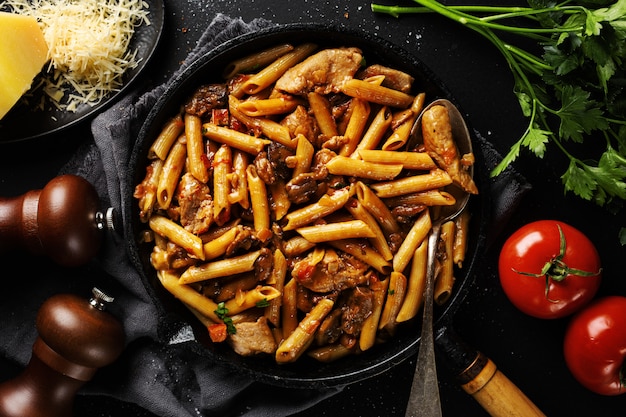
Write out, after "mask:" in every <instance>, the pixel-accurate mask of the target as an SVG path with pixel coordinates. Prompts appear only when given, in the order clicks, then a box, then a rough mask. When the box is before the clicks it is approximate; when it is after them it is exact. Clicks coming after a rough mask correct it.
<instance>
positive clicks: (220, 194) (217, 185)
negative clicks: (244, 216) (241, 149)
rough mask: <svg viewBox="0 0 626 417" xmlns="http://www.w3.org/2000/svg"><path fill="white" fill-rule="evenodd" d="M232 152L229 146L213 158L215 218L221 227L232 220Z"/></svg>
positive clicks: (224, 146) (222, 148)
mask: <svg viewBox="0 0 626 417" xmlns="http://www.w3.org/2000/svg"><path fill="white" fill-rule="evenodd" d="M232 164H233V161H232V152H231V149H230V147H229V146H228V145H222V146H220V147H219V149H218V150H217V152H215V156H214V157H213V218H214V219H215V222H216V223H217V224H219V225H223V224H224V223H226V222H227V221H228V220H229V219H230V201H229V198H228V197H229V196H230V182H229V181H228V177H229V175H230V172H231V169H232Z"/></svg>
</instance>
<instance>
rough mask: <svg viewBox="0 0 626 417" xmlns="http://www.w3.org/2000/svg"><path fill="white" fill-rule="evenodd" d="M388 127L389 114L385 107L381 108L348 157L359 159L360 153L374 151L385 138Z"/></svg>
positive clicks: (389, 123) (389, 121) (389, 122)
mask: <svg viewBox="0 0 626 417" xmlns="http://www.w3.org/2000/svg"><path fill="white" fill-rule="evenodd" d="M389 126H391V112H390V111H389V108H388V107H387V106H383V107H381V108H380V110H378V113H376V116H375V117H374V119H373V120H372V122H371V123H370V125H369V127H368V128H367V131H366V132H365V133H364V134H363V139H361V141H360V142H359V144H358V145H357V147H356V150H355V152H353V153H352V155H350V157H351V158H355V157H359V155H360V153H361V151H363V150H371V149H375V148H376V147H377V146H378V144H379V143H380V141H381V140H382V139H383V137H384V136H385V133H386V132H387V130H388V129H389ZM361 159H364V158H361ZM364 160H365V159H364ZM368 162H373V161H368Z"/></svg>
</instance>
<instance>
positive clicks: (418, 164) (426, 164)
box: [356, 149, 437, 171]
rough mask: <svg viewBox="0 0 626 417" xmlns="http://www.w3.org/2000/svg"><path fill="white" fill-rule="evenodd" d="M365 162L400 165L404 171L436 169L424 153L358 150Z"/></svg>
mask: <svg viewBox="0 0 626 417" xmlns="http://www.w3.org/2000/svg"><path fill="white" fill-rule="evenodd" d="M356 153H357V154H358V156H359V157H360V158H361V159H362V160H364V161H366V162H378V163H381V164H400V165H402V167H403V168H404V169H415V170H428V171H430V170H431V169H434V168H436V167H437V166H436V165H435V161H433V159H432V158H431V157H430V155H428V154H427V153H426V152H400V151H383V150H372V149H360V150H358V151H357V152H356Z"/></svg>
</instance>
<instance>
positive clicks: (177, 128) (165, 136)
mask: <svg viewBox="0 0 626 417" xmlns="http://www.w3.org/2000/svg"><path fill="white" fill-rule="evenodd" d="M184 130H185V122H184V121H183V118H182V116H181V114H180V113H179V114H177V115H176V116H174V117H172V118H171V119H170V120H169V121H168V122H167V123H166V124H165V126H164V127H163V129H162V130H161V133H159V136H157V138H156V139H155V140H154V142H153V143H152V146H150V149H149V150H148V158H149V159H156V158H158V159H162V160H165V158H166V157H167V154H168V153H169V151H170V148H171V147H172V145H173V144H174V142H176V139H178V137H179V136H180V135H181V134H182V133H183V131H184Z"/></svg>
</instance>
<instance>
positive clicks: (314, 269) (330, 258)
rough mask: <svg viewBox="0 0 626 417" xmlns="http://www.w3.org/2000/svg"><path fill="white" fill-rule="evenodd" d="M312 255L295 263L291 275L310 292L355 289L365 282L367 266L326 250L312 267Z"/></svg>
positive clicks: (342, 253)
mask: <svg viewBox="0 0 626 417" xmlns="http://www.w3.org/2000/svg"><path fill="white" fill-rule="evenodd" d="M312 260H313V254H312V253H310V254H309V255H307V257H306V258H304V259H302V260H301V261H298V262H296V263H295V265H294V268H293V272H292V275H293V276H294V277H295V278H296V279H297V280H298V282H299V283H300V284H301V285H302V286H304V287H306V288H308V289H310V290H311V291H315V292H321V293H327V292H332V291H342V290H345V289H346V288H351V287H356V286H357V285H359V284H362V283H363V282H365V281H366V280H367V276H366V275H365V272H366V271H367V270H368V268H369V266H368V265H367V264H366V263H365V262H362V261H360V260H358V259H356V258H355V257H353V256H351V255H348V254H347V253H344V252H341V251H335V250H334V249H330V248H327V249H326V251H325V253H324V256H323V258H322V260H321V261H320V262H318V263H317V264H316V265H312V264H311V262H312Z"/></svg>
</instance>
